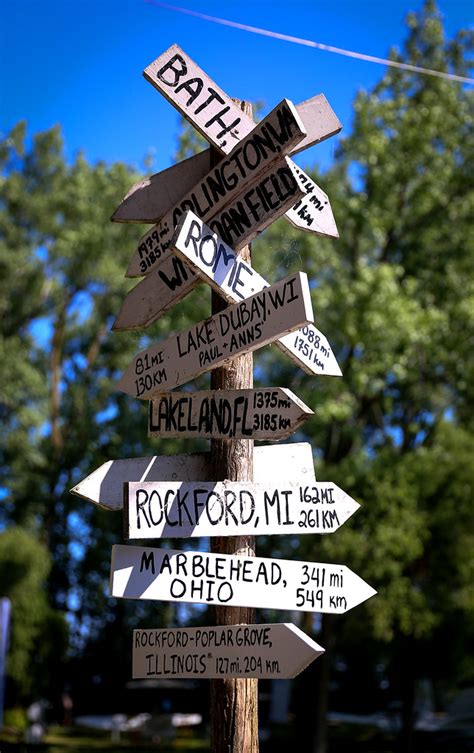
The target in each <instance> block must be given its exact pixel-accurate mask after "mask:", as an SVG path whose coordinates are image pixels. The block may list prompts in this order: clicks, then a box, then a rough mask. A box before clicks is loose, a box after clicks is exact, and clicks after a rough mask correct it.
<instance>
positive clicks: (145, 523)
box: [123, 481, 359, 539]
mask: <svg viewBox="0 0 474 753" xmlns="http://www.w3.org/2000/svg"><path fill="white" fill-rule="evenodd" d="M123 504H124V533H125V537H126V538H129V539H155V538H163V537H186V538H187V537H192V536H244V535H245V534H248V535H255V534H256V533H258V534H260V535H264V534H266V535H269V534H276V533H281V534H290V533H298V534H300V533H301V534H302V533H331V532H332V531H335V530H336V529H337V528H339V527H340V526H341V525H342V524H343V523H345V521H346V520H347V519H348V518H349V517H350V516H351V515H352V514H353V513H354V512H355V511H356V510H357V509H358V508H359V505H358V503H357V502H355V501H354V500H353V499H352V498H351V497H349V495H348V494H346V493H345V492H343V491H342V489H340V488H339V487H338V486H337V485H336V484H333V483H331V482H327V481H320V482H318V483H314V484H312V485H311V486H307V485H305V486H303V485H302V484H292V483H289V482H288V483H281V482H280V483H279V484H275V483H266V484H255V483H251V482H243V481H212V482H207V483H203V482H201V483H189V482H188V483H185V482H180V481H175V482H173V481H161V482H146V481H144V482H143V481H138V482H129V483H126V484H124V499H123Z"/></svg>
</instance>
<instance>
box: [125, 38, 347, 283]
mask: <svg viewBox="0 0 474 753" xmlns="http://www.w3.org/2000/svg"><path fill="white" fill-rule="evenodd" d="M190 71H192V75H191V73H190ZM144 76H145V78H146V79H147V80H148V81H150V83H152V84H153V86H154V87H155V88H156V89H158V91H159V92H160V93H161V94H163V95H164V96H165V97H166V99H168V101H169V102H171V104H172V105H174V106H175V107H176V108H177V109H178V110H179V112H180V113H181V114H182V115H183V116H184V117H185V118H186V119H187V120H188V121H189V122H190V123H191V124H192V125H194V127H195V128H196V129H197V130H198V131H199V132H200V133H202V135H203V136H204V137H205V138H206V139H207V140H208V141H209V143H210V144H212V145H213V146H215V147H216V149H219V151H221V152H222V153H223V154H228V153H229V151H230V150H231V149H232V145H233V144H235V143H236V141H238V140H240V139H242V138H243V137H244V136H246V135H247V134H248V133H249V132H250V131H251V130H252V129H253V128H254V122H253V120H252V118H251V117H249V116H248V115H245V114H244V113H243V112H242V111H240V110H238V109H236V105H235V104H234V102H233V101H232V100H231V99H230V98H229V97H228V96H227V95H226V94H224V92H223V91H222V90H221V89H219V87H217V85H216V84H214V82H213V81H211V79H210V78H209V77H208V76H207V75H206V74H205V73H204V71H203V70H201V68H199V67H198V66H197V65H196V63H194V61H193V60H191V58H189V57H188V56H187V55H186V54H185V53H184V52H183V50H182V49H181V48H180V47H178V45H172V46H171V47H170V48H169V49H168V50H166V52H164V53H163V54H162V55H160V57H159V58H157V60H155V61H154V62H153V63H151V65H149V66H148V68H146V69H145V71H144ZM210 91H215V92H216V93H217V95H218V96H217V97H215V98H214V97H213V95H212V94H211V96H209V92H210ZM215 100H217V103H218V104H217V106H216V101H215ZM207 108H210V109H209V111H208V116H209V117H208V116H206V115H204V112H205V110H206V109H207ZM214 108H215V110H216V111H214ZM219 113H220V114H219ZM222 116H224V119H223V118H222ZM230 121H232V123H231V122H230ZM302 148H305V147H304V146H303V147H302ZM289 161H290V162H291V164H292V165H294V163H293V162H292V160H289ZM329 215H331V221H330V222H329V223H328V230H327V233H324V234H326V235H329V236H333V237H336V238H337V237H338V233H337V230H336V233H335V235H334V228H335V227H336V225H335V221H334V217H333V216H332V210H331V207H330V205H329V204H328V205H327V206H325V207H324V212H322V213H321V216H320V225H321V227H322V224H323V217H324V220H326V218H329ZM293 221H294V222H296V223H298V227H302V228H303V229H305V230H309V231H310V232H311V231H312V229H311V228H310V227H308V225H307V223H305V222H304V220H303V221H302V218H298V217H296V218H295V217H294V218H293ZM299 223H301V224H299ZM217 232H219V234H220V235H223V233H222V232H220V230H219V229H218V230H217ZM318 232H319V234H323V233H322V232H321V229H320V230H319V231H318ZM224 240H226V241H227V242H228V243H229V244H230V245H234V244H233V243H232V241H231V239H230V238H229V239H228V238H225V236H224ZM130 276H133V275H130Z"/></svg>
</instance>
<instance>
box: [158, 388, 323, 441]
mask: <svg viewBox="0 0 474 753" xmlns="http://www.w3.org/2000/svg"><path fill="white" fill-rule="evenodd" d="M312 415H314V414H313V411H312V410H311V408H308V406H307V405H305V404H304V403H303V402H302V401H301V400H300V399H299V398H298V397H297V396H296V395H295V394H294V393H293V392H291V390H288V389H284V388H283V387H261V388H259V389H254V390H252V389H246V390H217V391H216V390H214V391H211V390H207V391H202V392H160V393H159V394H158V395H156V397H154V398H153V400H150V410H149V417H148V436H149V437H204V438H207V439H212V438H213V439H218V438H221V439H258V440H265V439H273V440H279V439H285V438H286V437H287V436H288V435H289V434H291V433H292V432H294V431H296V429H297V428H298V426H300V425H301V424H302V423H303V422H304V421H305V420H306V419H307V418H308V417H309V416H312Z"/></svg>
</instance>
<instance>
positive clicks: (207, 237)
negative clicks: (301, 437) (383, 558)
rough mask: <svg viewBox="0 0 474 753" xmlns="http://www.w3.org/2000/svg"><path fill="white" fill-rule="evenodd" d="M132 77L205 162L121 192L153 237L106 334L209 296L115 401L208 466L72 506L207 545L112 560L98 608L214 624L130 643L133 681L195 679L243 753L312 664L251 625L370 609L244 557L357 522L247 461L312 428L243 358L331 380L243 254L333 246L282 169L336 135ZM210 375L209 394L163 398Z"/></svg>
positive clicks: (294, 300)
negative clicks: (263, 697)
mask: <svg viewBox="0 0 474 753" xmlns="http://www.w3.org/2000/svg"><path fill="white" fill-rule="evenodd" d="M144 75H145V77H146V78H147V79H148V80H149V81H150V82H151V83H152V84H153V86H154V87H155V88H157V89H158V90H159V91H160V92H161V93H162V94H163V95H164V96H165V97H166V98H167V99H168V100H169V101H170V102H171V103H172V104H173V105H174V106H175V107H176V108H177V109H178V111H179V112H181V113H182V114H183V115H184V117H186V118H187V119H188V120H189V122H190V123H192V124H193V125H194V126H195V127H196V128H197V129H198V130H199V132H200V133H202V134H203V135H204V136H205V138H206V139H207V140H208V141H209V143H210V145H211V149H210V150H208V151H206V152H202V153H201V154H199V155H196V156H195V157H193V158H191V159H189V160H186V161H184V162H182V163H181V164H180V165H177V166H174V167H173V168H169V169H168V170H165V171H163V172H162V173H159V174H158V175H154V176H151V177H150V178H149V179H147V180H146V181H142V182H140V183H138V184H136V185H135V186H133V187H132V189H131V190H130V191H129V193H128V195H127V196H126V197H125V199H124V201H123V202H122V203H121V205H120V206H119V207H118V209H117V210H116V211H115V212H114V215H113V217H112V219H113V220H115V221H124V222H152V223H156V224H155V225H154V227H152V228H151V229H150V230H149V231H148V232H147V233H146V234H145V235H144V236H142V238H141V239H140V243H139V245H138V248H137V251H136V253H135V255H134V256H133V258H132V260H131V262H130V264H129V267H128V270H127V275H128V276H131V277H133V276H144V277H145V279H144V280H143V281H142V282H141V283H139V284H138V285H137V286H136V287H135V288H134V289H133V290H132V291H130V293H129V294H128V296H127V298H126V300H125V302H124V305H123V306H122V309H121V311H120V312H119V315H118V316H117V319H116V322H115V324H114V329H135V328H137V327H144V326H147V325H148V324H151V323H152V322H153V321H155V320H156V319H157V318H158V317H159V316H160V315H161V314H162V313H164V312H165V311H167V310H168V309H169V308H170V307H171V306H173V305H175V304H176V303H177V302H178V301H180V300H181V299H182V298H183V297H184V296H185V295H186V294H187V293H188V292H189V291H190V290H191V289H192V288H193V287H194V286H195V285H196V284H197V283H198V281H199V280H200V279H204V280H205V281H207V282H208V283H209V284H210V285H211V286H212V287H213V297H212V316H211V317H210V318H208V319H206V320H205V321H202V322H200V323H198V324H196V325H194V326H193V327H190V328H189V329H188V330H186V331H184V332H179V333H177V334H172V335H170V336H169V337H168V338H167V339H166V340H164V342H161V343H158V344H155V345H152V346H151V347H150V348H148V349H147V350H145V351H143V352H141V353H139V354H138V355H137V356H136V357H135V359H134V361H133V362H132V364H130V366H129V367H128V368H127V370H126V371H125V373H124V374H123V376H122V379H121V380H120V382H119V388H120V389H122V390H123V391H125V392H126V393H128V394H130V395H132V396H134V397H138V398H141V399H150V398H152V400H151V403H150V413H149V435H150V436H162V437H180V436H188V437H204V438H206V437H207V438H210V439H211V452H210V453H197V454H194V455H177V456H169V457H166V456H162V457H144V458H132V459H128V460H115V461H110V462H109V463H105V464H104V465H102V466H101V467H100V468H97V469H96V470H95V471H93V472H92V473H91V474H90V475H89V476H87V477H86V478H85V479H83V480H82V481H81V482H79V483H78V484H77V485H76V486H75V487H74V489H72V491H73V493H75V494H77V495H79V496H81V497H84V498H86V499H89V500H90V501H92V502H94V503H95V504H97V505H99V506H101V507H104V508H105V509H109V510H120V509H123V513H124V529H125V537H126V538H133V539H150V538H160V537H164V536H173V537H194V536H210V537H211V541H212V544H211V546H212V552H209V553H208V552H192V551H177V550H173V549H153V548H144V547H138V546H131V545H128V546H122V545H116V546H114V547H113V550H112V565H111V577H110V593H111V595H112V596H114V597H117V598H131V599H151V600H165V601H181V600H184V601H188V602H191V603H204V604H207V605H211V606H213V607H214V614H215V618H216V621H217V623H218V626H217V627H209V628H201V627H196V628H182V629H181V628H180V629H173V630H167V629H163V628H160V629H156V630H136V631H134V643H133V676H134V677H136V678H147V677H165V676H166V677H209V678H212V683H211V733H212V747H213V751H214V753H224V752H225V753H227V752H228V751H230V750H234V751H236V753H237V751H238V752H239V753H257V751H258V719H257V686H256V678H259V677H260V678H264V677H266V678H276V677H293V676H295V674H297V673H298V672H300V671H301V670H302V669H303V668H304V667H305V666H307V665H308V664H309V663H310V662H311V661H313V659H314V658H316V657H317V656H319V655H320V654H321V653H322V652H323V649H322V648H321V647H320V646H318V645H317V644H316V643H314V641H312V640H311V639H310V638H308V637H307V636H305V635H304V634H303V633H302V632H301V631H300V630H298V628H296V627H295V626H294V625H291V624H288V623H283V624H276V625H253V624H252V623H253V622H254V611H253V610H254V609H255V608H257V607H258V608H269V609H288V610H298V611H307V612H322V613H328V614H341V613H344V612H346V611H347V610H349V609H352V608H353V607H354V606H356V605H357V604H360V603H362V602H363V601H365V600H366V599H368V598H370V597H371V596H373V595H374V594H375V591H374V589H373V588H371V587H370V586H369V585H368V584H367V583H365V582H364V581H363V580H362V579H361V578H360V577H359V576H357V575H356V574H355V573H353V572H352V571H351V570H349V569H348V568H347V567H346V566H344V565H334V564H324V563H317V562H316V563H315V562H300V561H294V560H282V559H268V558H262V557H255V535H256V534H267V535H268V534H276V533H292V534H295V535H297V534H303V533H329V532H332V531H334V530H336V529H337V528H338V527H339V526H341V525H342V524H343V523H344V522H345V521H346V520H347V519H348V518H349V517H350V515H352V514H353V512H355V510H356V509H357V508H358V507H359V505H358V504H357V502H355V501H354V500H353V499H351V498H350V497H349V496H348V495H347V494H345V492H343V491H342V490H341V489H340V488H339V487H338V486H336V485H335V484H333V483H332V482H316V480H315V476H314V468H313V460H312V453H311V448H310V447H309V445H307V444H293V445H273V446H271V447H257V448H255V452H254V448H253V440H254V439H272V440H279V439H282V438H284V437H286V436H288V434H289V433H291V432H292V431H294V430H295V429H296V428H297V427H298V426H299V425H300V424H301V423H302V422H303V421H304V420H305V418H306V417H307V416H308V415H311V414H312V411H311V410H310V408H308V407H307V406H306V405H305V404H304V403H302V402H301V401H300V400H299V399H298V397H297V396H296V395H294V394H293V393H292V392H291V391H290V390H288V389H284V388H271V387H264V388H259V389H252V387H253V361H252V353H253V351H254V350H255V349H257V348H259V347H262V346H263V345H265V344H267V343H270V342H273V341H275V340H276V341H277V344H278V347H279V348H280V349H282V350H283V351H284V352H286V353H288V355H289V356H290V357H291V358H292V359H293V360H294V361H295V362H296V363H297V364H298V365H299V366H300V367H301V368H302V369H303V370H304V371H306V372H307V373H308V374H326V375H336V374H337V375H340V374H341V372H340V369H339V366H338V364H337V361H336V359H335V357H334V355H333V353H332V350H331V347H330V345H329V343H328V341H327V339H326V338H325V336H324V335H323V334H322V333H321V332H319V330H317V329H316V328H315V327H314V325H313V312H312V307H311V297H310V291H309V285H308V281H307V278H306V275H305V274H304V273H302V272H299V273H296V274H293V275H291V276H289V277H287V278H286V279H285V280H281V281H279V282H277V283H275V284H274V285H271V286H269V284H268V283H267V282H266V280H265V279H264V278H263V277H261V276H260V275H259V274H258V273H257V272H256V271H255V270H253V269H252V266H251V255H250V248H249V247H248V246H247V244H248V242H249V241H250V240H251V239H252V238H254V237H255V235H256V234H257V233H259V232H260V231H262V230H263V229H264V228H265V227H267V226H268V225H269V224H270V223H271V222H272V221H273V220H274V219H276V218H277V217H278V216H280V215H281V214H283V213H286V216H287V218H288V220H289V221H290V222H291V223H292V224H293V225H294V226H295V227H297V228H300V229H302V230H306V231H309V232H312V233H315V234H318V235H325V236H329V237H338V232H337V227H336V223H335V220H334V217H333V214H332V210H331V206H330V202H329V199H328V197H327V195H326V194H325V193H324V191H322V190H321V189H320V188H319V187H318V186H317V185H316V183H314V181H313V180H312V179H311V178H310V177H309V176H308V175H307V174H306V173H305V172H304V171H303V170H301V169H300V168H299V167H297V166H296V165H295V164H294V163H293V162H292V160H291V159H289V157H288V156H285V155H289V154H291V153H295V152H296V151H299V150H301V149H304V148H306V147H308V146H310V145H311V144H313V143H317V142H318V141H321V140H323V139H324V138H328V137H329V136H330V135H332V134H334V133H337V132H338V131H339V130H340V123H339V121H338V120H337V118H336V117H335V115H334V113H333V111H332V110H331V108H330V107H329V105H328V103H327V101H326V100H325V98H324V96H323V95H319V96H318V97H313V98H312V99H310V100H307V101H306V102H303V103H302V104H301V105H299V106H298V107H297V108H295V107H294V106H293V105H292V103H291V102H290V101H289V100H283V101H282V102H280V104H279V105H277V107H276V108H274V110H272V112H270V113H269V114H268V115H267V116H266V117H265V118H264V119H263V120H262V121H261V122H260V123H259V124H258V125H256V124H255V123H254V121H253V119H252V112H251V108H250V107H249V106H246V105H245V103H239V102H238V101H233V100H231V99H230V98H229V97H228V96H227V95H226V94H225V93H224V92H223V91H222V90H221V89H220V88H219V87H218V86H216V84H215V83H214V82H213V81H212V80H211V79H210V78H209V77H208V76H207V75H206V74H205V73H204V71H202V70H201V69H200V68H199V67H198V66H197V65H196V64H195V63H194V62H193V61H192V60H191V59H190V58H189V57H187V56H186V55H185V53H184V52H183V51H182V50H181V49H180V48H179V47H178V46H177V45H172V47H170V48H169V49H168V50H166V51H165V52H164V53H163V54H162V55H160V56H159V57H158V58H157V59H156V60H155V61H154V62H153V63H152V64H151V65H149V66H148V67H147V68H146V70H145V71H144ZM205 223H207V224H205ZM177 225H178V227H177V228H176V226H177ZM175 229H176V232H175ZM237 251H240V255H237ZM209 370H212V374H211V390H210V391H205V392H188V391H183V392H180V393H171V392H169V391H168V390H170V389H173V388H175V387H178V386H180V385H182V384H184V383H186V382H188V381H191V380H193V379H194V378H196V377H197V376H199V375H200V374H203V373H205V372H207V371H209Z"/></svg>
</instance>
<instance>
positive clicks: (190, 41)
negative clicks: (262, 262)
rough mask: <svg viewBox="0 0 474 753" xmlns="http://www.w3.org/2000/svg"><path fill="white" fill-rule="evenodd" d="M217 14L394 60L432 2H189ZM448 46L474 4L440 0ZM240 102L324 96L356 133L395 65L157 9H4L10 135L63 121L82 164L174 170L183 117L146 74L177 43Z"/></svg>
mask: <svg viewBox="0 0 474 753" xmlns="http://www.w3.org/2000/svg"><path fill="white" fill-rule="evenodd" d="M177 4H178V5H180V6H182V7H186V8H190V9H193V10H196V11H200V12H202V13H206V14H209V15H214V16H220V17H222V18H227V19H229V20H233V21H237V22H240V23H246V24H250V25H254V26H259V27H263V28H265V29H270V30H273V31H277V32H282V33H285V34H291V35H294V36H296V37H303V38H306V39H311V40H314V41H317V42H322V43H325V44H330V45H334V46H338V47H343V48H346V49H350V50H355V51H359V52H364V53H367V54H372V55H377V56H380V57H387V54H388V51H389V49H390V47H391V46H398V47H400V46H401V44H402V41H403V39H404V36H405V33H406V30H405V24H404V19H405V17H406V14H407V13H408V12H409V11H410V10H418V9H419V8H420V7H421V0H358V2H354V0H333V2H331V3H320V2H316V0H294V1H293V2H291V3H290V2H288V0H260V2H258V0H253V1H251V0H240V1H239V2H238V3H232V2H222V0H221V1H219V2H217V0H195V1H192V0H177ZM439 7H440V9H441V11H442V13H443V15H444V18H445V24H446V30H447V34H448V36H452V35H453V34H454V33H455V32H456V31H457V30H459V29H460V28H462V27H467V26H469V25H472V17H473V13H472V5H471V3H470V2H468V0H439ZM174 42H177V43H178V44H179V45H180V46H181V47H182V48H183V49H184V51H185V52H186V53H187V54H188V55H190V56H191V57H192V58H194V60H195V61H196V62H197V63H198V64H199V65H200V66H201V67H202V68H203V69H204V70H205V71H206V72H207V73H208V75H209V76H210V77H211V78H212V79H214V81H215V82H216V83H217V84H219V85H220V86H221V88H222V89H223V90H224V91H225V92H226V93H228V94H229V95H230V96H236V97H239V98H242V99H250V100H264V101H265V103H266V109H271V108H272V107H274V106H275V104H276V103H277V102H279V101H280V100H281V99H283V97H287V98H289V99H291V100H293V101H294V102H295V103H296V104H297V103H298V102H301V101H303V100H305V99H308V98H309V97H311V96H313V95H315V94H318V93H320V92H323V93H324V94H325V95H326V97H327V98H328V100H329V102H330V104H331V105H332V107H333V109H334V110H335V112H336V114H337V115H338V117H339V119H340V120H341V122H342V124H343V127H344V130H345V131H346V132H348V131H349V130H350V126H351V118H352V102H353V98H354V95H355V94H356V92H357V90H358V89H360V88H366V89H367V88H370V87H371V86H372V85H373V84H374V83H375V82H376V81H377V80H378V79H379V78H380V77H381V76H382V75H383V72H384V70H385V68H384V67H383V66H380V65H376V64H373V63H368V62H362V61H356V60H352V59H350V58H345V57H341V56H339V55H335V54H331V53H328V52H323V51H319V50H316V49H312V48H309V47H303V46H299V45H295V44H290V43H288V42H283V41H279V40H276V39H269V38H266V37H262V36H257V35H254V34H250V33H247V32H244V31H240V30H237V29H231V28H227V27H224V26H219V25H215V24H211V23H209V22H206V21H203V20H200V19H197V18H193V17H190V16H186V15H182V14H180V13H176V12H172V11H170V10H165V9H163V8H160V7H157V6H156V5H153V4H151V3H147V2H146V1H145V0H114V1H113V0H24V1H22V0H2V2H1V3H0V92H1V101H0V102H1V104H0V108H1V109H0V114H1V130H2V131H3V132H4V133H5V132H6V131H8V129H9V128H10V127H11V126H12V125H13V124H14V123H15V122H16V121H17V120H18V119H20V118H26V119H27V121H28V124H29V132H30V133H33V132H36V131H38V130H42V129H45V128H48V127H50V126H52V125H54V124H56V123H60V124H61V126H62V128H63V133H64V138H65V141H66V148H67V154H68V156H69V157H70V158H71V157H72V156H73V155H74V154H75V152H76V151H77V150H78V149H80V148H82V149H84V151H85V153H86V156H87V158H88V159H89V160H91V161H96V160H98V159H105V160H106V161H108V162H111V161H114V160H123V161H125V162H128V163H133V164H135V165H137V166H141V165H142V159H143V157H144V156H145V154H146V153H147V152H150V151H151V152H152V153H153V155H154V164H153V171H157V170H161V169H164V168H165V167H167V166H169V165H170V164H171V163H172V161H173V151H174V149H175V145H176V134H177V125H178V115H177V113H176V112H175V110H174V109H173V107H172V106H171V105H170V104H168V102H166V101H165V99H164V98H162V97H161V96H160V94H159V93H158V92H157V91H155V90H154V89H153V87H152V86H151V85H150V84H149V83H147V82H146V81H145V79H144V78H143V76H142V70H143V69H144V68H145V67H146V66H147V65H148V64H149V63H150V62H151V61H152V60H153V59H154V58H156V57H157V56H158V55H159V54H161V53H162V52H163V51H164V50H165V49H166V48H167V47H169V46H170V45H171V44H172V43H174ZM333 150H334V140H330V141H328V142H326V144H324V145H320V146H316V147H313V148H312V149H311V150H309V151H308V152H305V153H304V155H303V156H302V158H300V159H299V161H300V163H302V164H312V163H314V162H316V161H317V162H320V163H322V165H323V166H328V165H329V164H330V162H331V158H332V154H333Z"/></svg>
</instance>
